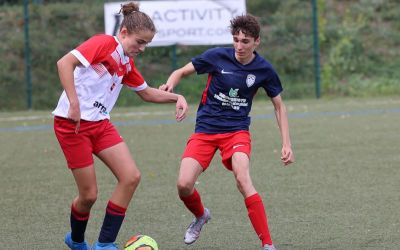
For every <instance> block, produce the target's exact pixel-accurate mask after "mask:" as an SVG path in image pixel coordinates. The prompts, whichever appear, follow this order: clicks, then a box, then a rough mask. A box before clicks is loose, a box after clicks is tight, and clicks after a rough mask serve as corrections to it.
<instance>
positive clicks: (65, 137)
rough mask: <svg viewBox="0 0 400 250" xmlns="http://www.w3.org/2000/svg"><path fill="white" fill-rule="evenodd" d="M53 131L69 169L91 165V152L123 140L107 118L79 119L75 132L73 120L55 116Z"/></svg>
mask: <svg viewBox="0 0 400 250" xmlns="http://www.w3.org/2000/svg"><path fill="white" fill-rule="evenodd" d="M54 132H55V134H56V137H57V139H58V142H59V143H60V146H61V149H62V151H63V152H64V155H65V159H66V160H67V164H68V167H69V168H71V169H73V168H82V167H86V166H89V165H92V164H93V163H94V161H93V153H94V154H97V153H99V152H100V151H102V150H103V149H106V148H109V147H111V146H114V145H116V144H118V143H120V142H122V141H123V139H122V137H121V136H120V135H119V133H118V131H117V130H116V129H115V127H114V126H113V125H112V123H111V122H110V121H109V120H101V121H95V122H92V121H85V120H81V124H80V128H79V133H78V134H75V123H74V122H72V121H70V120H68V119H66V118H62V117H58V116H56V117H54Z"/></svg>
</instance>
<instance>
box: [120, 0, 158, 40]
mask: <svg viewBox="0 0 400 250" xmlns="http://www.w3.org/2000/svg"><path fill="white" fill-rule="evenodd" d="M120 13H122V14H123V15H124V20H122V23H121V27H120V30H121V29H122V28H123V27H125V28H126V29H127V30H128V32H129V33H136V32H139V31H143V30H145V31H151V32H154V33H156V27H155V26H154V23H153V20H151V18H150V17H149V16H148V15H147V14H146V13H144V12H141V11H139V4H138V3H135V2H130V3H127V4H123V5H121V10H120Z"/></svg>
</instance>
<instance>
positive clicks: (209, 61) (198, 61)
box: [192, 49, 216, 74]
mask: <svg viewBox="0 0 400 250" xmlns="http://www.w3.org/2000/svg"><path fill="white" fill-rule="evenodd" d="M214 51H215V50H214V49H209V50H207V51H205V52H204V53H203V54H201V55H199V56H196V57H194V58H192V64H193V66H194V68H195V70H196V72H197V74H204V73H210V72H212V71H213V70H214V69H215V66H214V62H215V61H216V60H215V53H214Z"/></svg>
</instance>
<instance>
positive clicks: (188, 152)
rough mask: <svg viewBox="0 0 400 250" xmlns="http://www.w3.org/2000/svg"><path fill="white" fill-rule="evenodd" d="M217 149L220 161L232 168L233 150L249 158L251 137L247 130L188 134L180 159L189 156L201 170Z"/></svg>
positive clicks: (204, 168) (206, 165)
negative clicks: (196, 162)
mask: <svg viewBox="0 0 400 250" xmlns="http://www.w3.org/2000/svg"><path fill="white" fill-rule="evenodd" d="M217 149H219V150H220V154H221V157H222V163H223V164H224V166H225V167H226V168H227V169H229V170H232V161H231V158H232V155H233V153H235V152H243V153H245V154H247V155H248V157H249V159H250V153H251V138H250V133H249V131H237V132H232V133H223V134H204V133H195V134H193V135H192V136H190V138H189V140H188V142H187V145H186V149H185V152H183V155H182V159H183V158H186V157H190V158H193V159H195V160H196V161H198V162H199V163H200V165H201V166H202V168H203V170H206V169H207V168H208V166H209V165H210V162H211V160H212V158H213V157H214V154H215V152H216V151H217Z"/></svg>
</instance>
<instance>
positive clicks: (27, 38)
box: [24, 0, 32, 109]
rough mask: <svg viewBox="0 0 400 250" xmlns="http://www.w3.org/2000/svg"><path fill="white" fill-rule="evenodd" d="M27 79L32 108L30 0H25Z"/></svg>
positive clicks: (28, 98)
mask: <svg viewBox="0 0 400 250" xmlns="http://www.w3.org/2000/svg"><path fill="white" fill-rule="evenodd" d="M24 33H25V81H26V94H27V107H28V109H32V78H31V49H30V45H29V0H24Z"/></svg>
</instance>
